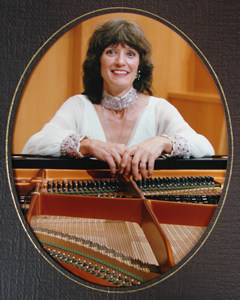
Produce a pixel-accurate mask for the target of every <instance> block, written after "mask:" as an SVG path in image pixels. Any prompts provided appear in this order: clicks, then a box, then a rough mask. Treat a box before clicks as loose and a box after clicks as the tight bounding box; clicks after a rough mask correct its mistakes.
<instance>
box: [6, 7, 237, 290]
mask: <svg viewBox="0 0 240 300" xmlns="http://www.w3.org/2000/svg"><path fill="white" fill-rule="evenodd" d="M111 13H132V14H139V15H142V16H144V17H148V18H151V19H153V20H155V21H156V22H160V23H162V24H164V25H166V26H167V27H168V28H170V29H171V30H173V31H174V32H175V33H177V34H178V35H179V36H180V37H182V38H183V39H184V40H185V42H187V43H188V44H189V46H190V47H191V48H192V50H193V51H194V52H195V53H196V54H197V55H198V56H199V57H200V59H201V61H202V63H203V64H204V66H205V67H206V68H207V70H208V72H209V73H210V75H211V76H212V80H214V83H215V84H216V86H217V89H218V92H219V94H220V97H221V100H222V104H223V106H224V110H225V120H226V123H227V126H228V128H227V129H228V130H227V133H228V140H229V141H230V142H231V143H230V142H228V156H229V157H228V168H227V174H226V178H225V184H224V190H223V192H222V195H221V199H220V202H219V205H218V207H217V209H216V211H215V213H214V215H213V217H212V219H211V221H210V224H209V225H208V228H207V230H206V231H205V233H204V234H203V236H202V237H201V239H200V240H199V241H198V242H197V243H196V245H195V246H194V248H193V249H192V250H191V251H190V252H189V253H188V254H187V255H186V256H185V257H184V258H183V259H182V260H181V261H180V262H179V263H178V264H177V265H176V266H175V267H173V268H172V269H170V270H169V271H168V272H167V273H164V274H163V275H161V276H159V278H157V279H154V280H151V281H147V282H146V283H144V284H142V285H141V286H140V287H130V288H124V290H123V289H122V288H120V289H119V288H107V287H103V286H99V285H96V284H92V283H90V282H87V281H84V280H82V279H80V278H78V277H76V276H75V275H73V274H71V273H70V272H69V271H67V270H66V269H64V268H63V267H61V266H60V265H59V264H57V262H56V261H54V260H53V259H52V258H51V257H50V256H49V255H48V254H47V253H46V251H45V250H44V249H43V247H42V246H41V245H40V243H39V241H38V239H37V238H36V237H35V235H34V234H33V232H32V230H31V229H30V227H29V225H28V224H27V222H26V219H25V217H24V216H23V214H22V212H21V208H20V205H19V202H18V199H17V195H16V191H15V188H13V187H12V185H14V183H13V182H14V180H13V174H12V170H11V169H9V167H10V165H11V163H9V161H10V160H11V154H10V153H9V151H8V149H9V148H10V146H9V143H8V141H9V124H10V123H11V122H13V120H14V117H15V116H13V107H14V106H17V105H18V102H19V99H20V96H21V93H22V90H23V88H24V86H25V83H26V81H27V79H28V77H29V76H30V74H31V72H32V70H33V69H34V67H35V65H36V63H37V62H38V61H39V60H40V59H41V57H42V55H43V54H44V53H45V52H46V51H47V50H48V49H49V48H50V47H51V45H53V44H54V42H55V41H56V40H57V39H59V38H60V37H61V36H62V35H63V34H64V33H66V32H67V31H69V30H71V29H72V28H73V27H74V26H76V25H78V24H79V23H81V22H83V21H86V20H88V19H90V18H94V17H96V16H100V15H103V14H111ZM232 158H233V137H232V128H231V120H230V115H229V110H228V106H227V101H226V98H225V95H224V92H223V89H222V87H221V84H220V82H219V80H218V78H217V76H216V74H215V72H214V70H213V68H212V67H211V65H210V63H209V62H208V60H207V59H206V57H205V56H204V55H203V54H202V52H201V51H200V50H199V49H198V47H197V46H196V45H195V44H194V43H193V42H192V41H191V40H190V39H189V38H188V37H187V36H186V35H185V34H184V33H183V32H182V31H181V30H179V29H178V28H177V27H176V26H174V25H173V24H171V23H170V22H168V21H167V20H165V19H163V18H161V17H160V16H158V15H155V14H152V13H150V12H147V11H143V10H139V9H135V8H132V9H131V8H123V7H121V8H118V7H114V8H106V9H99V10H96V11H92V12H89V13H87V14H84V15H82V16H80V17H78V18H76V19H74V20H72V21H71V22H69V23H67V24H66V25H64V26H63V27H62V28H60V29H59V30H58V31H57V32H55V33H54V34H53V35H52V36H51V37H50V38H49V39H48V40H47V41H46V42H45V43H44V44H43V45H42V46H41V47H40V49H39V50H38V51H37V52H36V53H35V54H34V56H33V57H32V59H31V60H30V62H29V63H28V65H27V67H26V68H25V70H24V72H23V74H22V76H21V78H20V80H19V82H18V85H17V87H16V90H15V93H14V96H13V99H12V102H11V107H10V112H9V116H8V125H7V132H6V166H7V175H8V182H9V187H10V191H11V196H12V199H13V203H14V207H15V209H16V212H17V215H18V217H19V220H20V222H21V224H22V226H23V228H24V231H25V232H26V234H27V236H28V238H29V239H30V241H31V242H32V244H33V245H34V247H35V248H36V249H37V251H38V252H39V253H40V254H41V256H42V257H43V258H44V259H45V260H46V261H47V262H48V263H49V264H50V265H51V266H52V267H54V268H55V269H56V270H57V271H59V272H60V273H62V274H64V276H66V277H67V278H69V279H70V280H72V281H74V282H75V283H77V284H80V285H82V286H85V287H87V288H91V289H94V290H97V291H102V292H107V293H130V292H136V291H139V290H143V289H147V288H150V287H152V286H154V285H156V284H159V283H161V282H162V281H164V280H166V279H167V278H168V277H170V276H172V275H174V274H175V273H176V272H177V271H178V270H180V269H181V268H182V267H183V266H184V265H185V264H186V263H188V262H189V261H190V260H191V258H192V257H193V256H195V255H196V254H197V252H198V250H199V249H200V248H201V247H202V245H203V244H204V243H205V242H206V240H207V238H208V237H209V235H210V234H211V232H212V230H213V228H214V227H215V225H216V223H217V221H218V219H219V217H220V214H221V211H222V208H223V206H224V203H225V201H226V195H227V191H228V188H229V183H230V179H231V173H232Z"/></svg>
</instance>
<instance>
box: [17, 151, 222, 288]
mask: <svg viewBox="0 0 240 300" xmlns="http://www.w3.org/2000/svg"><path fill="white" fill-rule="evenodd" d="M12 165H13V176H14V182H15V187H16V191H17V195H18V200H19V202H20V206H21V209H22V212H23V213H24V214H25V217H26V219H27V222H28V224H29V226H30V227H31V229H32V231H33V232H34V234H35V235H36V237H37V238H38V240H39V241H40V243H41V244H42V246H43V248H44V249H45V250H46V251H47V252H48V254H49V255H50V256H51V257H52V259H54V260H56V261H57V262H58V263H59V264H60V265H62V266H63V267H64V268H65V269H67V270H68V271H70V272H72V273H73V274H75V275H76V276H78V277H80V278H81V279H83V280H86V281H88V282H92V283H95V284H98V285H103V286H110V287H127V286H135V285H139V284H141V283H143V282H146V281H149V280H152V279H155V278H158V277H159V276H161V275H162V274H164V273H165V272H167V271H168V270H170V269H171V268H172V267H173V266H174V265H176V264H178V263H179V262H180V261H181V260H182V259H183V258H184V257H185V256H186V255H187V253H189V251H191V249H192V248H193V247H194V245H196V243H197V242H198V241H199V239H200V238H201V236H202V235H203V233H204V232H205V230H206V228H207V227H208V225H209V223H210V221H211V218H212V216H213V214H214V212H215V210H216V208H217V206H218V205H219V200H220V196H221V194H222V190H223V186H224V180H225V176H226V165H227V158H226V157H208V158H202V159H181V158H174V159H172V158H171V159H164V158H159V159H158V160H157V161H156V163H155V171H154V174H153V176H152V178H149V179H146V180H144V179H140V180H138V181H134V180H132V178H126V177H124V176H116V177H114V178H112V177H111V176H110V172H109V169H108V166H107V165H106V164H105V163H103V162H100V161H96V160H94V159H89V158H88V159H82V160H75V159H66V158H48V157H34V156H13V158H12Z"/></svg>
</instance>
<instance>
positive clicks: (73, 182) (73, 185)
mask: <svg viewBox="0 0 240 300" xmlns="http://www.w3.org/2000/svg"><path fill="white" fill-rule="evenodd" d="M72 189H73V190H74V192H75V191H76V182H75V181H74V180H72Z"/></svg>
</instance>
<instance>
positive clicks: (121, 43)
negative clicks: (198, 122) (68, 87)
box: [22, 18, 214, 180]
mask: <svg viewBox="0 0 240 300" xmlns="http://www.w3.org/2000/svg"><path fill="white" fill-rule="evenodd" d="M83 70H84V76H83V83H84V88H85V91H84V93H83V94H81V95H76V96H73V97H71V98H70V99H68V100H67V101H66V102H65V103H64V104H63V105H62V106H61V108H60V109H59V110H58V111H57V113H56V114H55V116H54V117H53V118H52V120H51V121H50V122H49V123H47V124H46V125H45V126H44V127H43V129H42V130H41V131H40V132H38V133H36V134H35V135H33V136H32V137H31V138H30V139H29V141H28V142H27V144H26V145H25V147H24V149H23V151H22V153H24V154H39V155H53V156H60V155H68V156H74V157H76V158H82V157H84V156H93V157H96V158H97V159H99V160H102V161H105V162H107V163H108V165H109V167H110V169H111V173H112V174H115V173H116V172H118V173H120V174H125V175H129V174H132V175H133V177H134V179H136V180H137V179H138V178H139V174H141V175H142V176H143V177H145V178H146V177H147V176H151V175H152V173H153V168H154V162H155V160H156V158H158V157H159V156H160V155H162V154H166V155H168V156H183V157H190V156H194V157H202V156H205V155H213V154H214V149H213V147H212V145H211V144H210V142H209V141H208V140H207V139H206V138H205V137H204V136H203V135H200V134H198V133H196V132H195V131H194V130H193V129H192V128H191V127H190V126H189V125H188V124H187V123H186V122H185V120H184V119H183V118H182V116H181V115H180V113H179V112H178V111H177V109H176V108H175V107H174V106H172V105H171V104H170V103H169V102H167V101H166V100H165V99H162V98H156V97H153V96H152V91H151V83H152V71H153V64H152V60H151V46H150V43H149V42H148V41H147V39H146V37H145V35H144V33H143V31H142V29H141V28H140V26H139V25H137V24H136V23H134V22H129V21H127V20H125V19H120V18H115V19H111V20H109V21H107V22H106V23H104V24H103V25H101V26H98V27H97V28H96V29H95V31H94V33H93V35H92V37H91V39H90V41H89V47H88V50H87V56H86V60H85V62H84V64H83ZM147 169H148V170H147ZM147 171H148V172H147Z"/></svg>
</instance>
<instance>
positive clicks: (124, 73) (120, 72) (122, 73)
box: [112, 70, 128, 75]
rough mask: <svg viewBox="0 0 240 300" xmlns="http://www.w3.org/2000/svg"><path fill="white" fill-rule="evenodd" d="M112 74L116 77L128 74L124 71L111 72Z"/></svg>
mask: <svg viewBox="0 0 240 300" xmlns="http://www.w3.org/2000/svg"><path fill="white" fill-rule="evenodd" d="M112 73H113V74H116V75H127V74H128V72H127V71H124V70H113V71H112Z"/></svg>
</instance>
